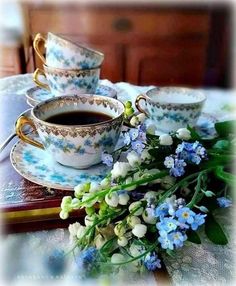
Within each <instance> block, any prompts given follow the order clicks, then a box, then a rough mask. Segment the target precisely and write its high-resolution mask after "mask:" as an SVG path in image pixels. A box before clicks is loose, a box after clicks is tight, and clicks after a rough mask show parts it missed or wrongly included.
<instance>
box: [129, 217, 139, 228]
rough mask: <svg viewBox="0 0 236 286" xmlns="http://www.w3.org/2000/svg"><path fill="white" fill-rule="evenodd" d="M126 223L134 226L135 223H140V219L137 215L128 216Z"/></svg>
mask: <svg viewBox="0 0 236 286" xmlns="http://www.w3.org/2000/svg"><path fill="white" fill-rule="evenodd" d="M127 223H128V224H129V225H130V226H131V227H134V226H135V225H136V224H140V223H141V219H140V218H139V217H137V216H128V218H127Z"/></svg>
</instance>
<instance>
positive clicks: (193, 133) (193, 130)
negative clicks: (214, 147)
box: [187, 125, 201, 140]
mask: <svg viewBox="0 0 236 286" xmlns="http://www.w3.org/2000/svg"><path fill="white" fill-rule="evenodd" d="M187 129H188V130H189V131H190V134H191V138H192V139H193V140H200V139H201V136H200V135H199V134H198V133H197V132H196V130H195V129H194V128H192V127H190V126H189V125H188V127H187Z"/></svg>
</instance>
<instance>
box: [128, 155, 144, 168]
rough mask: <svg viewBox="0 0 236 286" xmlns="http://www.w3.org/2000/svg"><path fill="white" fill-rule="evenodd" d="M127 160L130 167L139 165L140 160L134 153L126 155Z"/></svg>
mask: <svg viewBox="0 0 236 286" xmlns="http://www.w3.org/2000/svg"><path fill="white" fill-rule="evenodd" d="M127 160H128V162H129V164H130V166H131V167H137V166H139V165H140V164H141V158H140V156H139V155H138V154H137V153H136V152H135V151H131V152H129V153H128V155H127Z"/></svg>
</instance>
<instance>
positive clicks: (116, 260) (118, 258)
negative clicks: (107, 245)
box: [111, 253, 125, 263]
mask: <svg viewBox="0 0 236 286" xmlns="http://www.w3.org/2000/svg"><path fill="white" fill-rule="evenodd" d="M122 262H125V257H124V255H122V254H120V253H114V254H113V255H112V257H111V263H122Z"/></svg>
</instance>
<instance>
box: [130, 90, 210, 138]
mask: <svg viewBox="0 0 236 286" xmlns="http://www.w3.org/2000/svg"><path fill="white" fill-rule="evenodd" d="M141 100H144V101H145V107H144V108H143V107H142V106H141V105H140V101H141ZM205 100H206V96H205V95H204V94H203V93H202V92H201V91H198V90H194V89H190V88H182V87H160V88H158V87H156V88H153V89H151V90H149V91H147V92H146V94H145V95H143V94H141V95H139V96H138V97H137V99H136V101H135V105H136V107H137V109H138V110H139V111H140V112H142V113H145V114H146V115H147V116H148V117H149V118H150V119H151V120H152V121H153V122H154V123H155V124H156V126H157V129H158V130H160V131H162V132H166V133H168V132H171V131H176V130H178V129H179V128H182V127H187V125H190V126H194V125H195V124H196V122H197V120H198V118H199V116H200V114H201V110H202V107H203V104H204V102H205Z"/></svg>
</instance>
